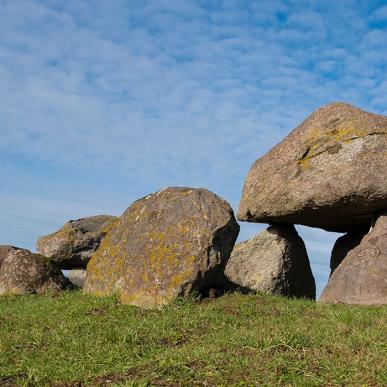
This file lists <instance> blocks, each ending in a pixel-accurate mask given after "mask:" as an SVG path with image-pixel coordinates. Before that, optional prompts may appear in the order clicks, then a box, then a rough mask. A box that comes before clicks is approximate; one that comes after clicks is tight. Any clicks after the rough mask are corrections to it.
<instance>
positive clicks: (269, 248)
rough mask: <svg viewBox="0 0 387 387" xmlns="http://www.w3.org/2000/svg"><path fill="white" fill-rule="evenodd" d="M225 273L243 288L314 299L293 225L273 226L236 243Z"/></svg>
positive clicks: (306, 262)
mask: <svg viewBox="0 0 387 387" xmlns="http://www.w3.org/2000/svg"><path fill="white" fill-rule="evenodd" d="M225 274H226V276H227V278H228V279H229V280H230V281H232V282H233V283H235V284H237V285H239V286H241V287H242V288H244V289H249V290H254V291H259V292H266V293H274V294H281V295H285V296H290V297H306V298H312V299H315V297H316V286H315V281H314V278H313V274H312V270H311V268H310V263H309V258H308V255H307V252H306V248H305V244H304V242H303V240H302V239H301V237H300V236H299V235H298V233H297V231H296V229H295V228H294V226H293V225H285V224H276V225H272V226H270V227H269V228H267V229H266V230H264V231H263V232H261V233H260V234H258V235H257V236H255V237H254V238H252V239H250V240H248V241H246V242H242V243H239V244H237V245H236V246H235V248H234V250H233V252H232V253H231V257H230V259H229V261H228V263H227V266H226V270H225Z"/></svg>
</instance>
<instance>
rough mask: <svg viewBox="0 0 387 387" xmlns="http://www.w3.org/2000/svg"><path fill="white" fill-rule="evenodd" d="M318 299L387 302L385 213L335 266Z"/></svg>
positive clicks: (348, 302)
mask: <svg viewBox="0 0 387 387" xmlns="http://www.w3.org/2000/svg"><path fill="white" fill-rule="evenodd" d="M320 301H323V302H333V303H345V304H360V305H380V304H387V212H386V213H384V214H383V215H381V216H380V217H379V218H378V220H377V221H376V223H375V226H374V228H373V229H372V231H371V232H370V233H368V234H367V235H366V236H364V238H363V239H362V241H361V242H360V244H359V245H358V246H357V247H355V248H354V249H353V250H351V251H350V252H349V253H348V254H347V256H346V257H345V258H344V260H343V261H342V262H341V264H340V265H339V266H338V267H337V268H336V270H335V271H334V272H333V274H332V275H331V277H330V279H329V281H328V284H327V286H326V287H325V289H324V291H323V293H322V294H321V297H320Z"/></svg>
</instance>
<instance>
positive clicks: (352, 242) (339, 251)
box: [330, 228, 368, 275]
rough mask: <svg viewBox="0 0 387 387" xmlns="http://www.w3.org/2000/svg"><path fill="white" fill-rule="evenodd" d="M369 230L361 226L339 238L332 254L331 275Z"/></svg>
mask: <svg viewBox="0 0 387 387" xmlns="http://www.w3.org/2000/svg"><path fill="white" fill-rule="evenodd" d="M367 231H368V230H367V229H366V228H360V229H358V230H356V231H351V232H347V233H346V234H344V235H342V236H341V237H339V238H338V239H337V241H336V242H335V244H334V246H333V249H332V254H331V262H330V268H331V275H332V273H333V272H334V271H335V270H336V268H337V267H338V266H339V265H340V263H341V262H342V261H343V259H344V258H345V257H346V256H347V254H348V253H349V252H350V251H351V250H353V249H354V248H355V247H356V246H357V245H358V244H359V243H360V242H361V240H362V239H363V237H364V235H365V234H367Z"/></svg>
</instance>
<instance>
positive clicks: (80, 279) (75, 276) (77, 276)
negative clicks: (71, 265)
mask: <svg viewBox="0 0 387 387" xmlns="http://www.w3.org/2000/svg"><path fill="white" fill-rule="evenodd" d="M67 278H68V279H69V280H70V282H71V283H72V284H73V285H74V286H76V287H77V288H80V289H82V288H83V286H84V284H85V280H86V270H82V269H74V270H70V271H69V272H68V273H67Z"/></svg>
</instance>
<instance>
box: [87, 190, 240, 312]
mask: <svg viewBox="0 0 387 387" xmlns="http://www.w3.org/2000/svg"><path fill="white" fill-rule="evenodd" d="M238 232H239V225H238V223H237V222H236V220H235V218H234V214H233V211H232V209H231V207H230V206H229V204H228V203H227V202H226V201H224V200H223V199H221V198H220V197H218V196H217V195H215V194H213V193H211V192H209V191H207V190H205V189H193V188H176V187H175V188H168V189H164V190H161V191H159V192H156V193H154V194H151V195H149V196H147V197H145V198H143V199H140V200H138V201H136V202H134V203H133V204H132V205H131V206H130V207H129V208H128V209H127V210H126V211H125V213H124V214H123V215H122V217H121V218H120V221H119V223H118V225H117V226H116V227H114V229H112V231H111V232H110V233H109V234H108V235H107V236H106V237H105V238H104V240H103V241H102V243H101V245H100V246H99V248H98V250H97V251H96V253H95V254H94V255H93V256H92V258H91V260H90V262H89V264H88V266H87V277H86V284H85V288H84V290H85V292H87V293H92V294H100V295H102V294H112V293H118V294H119V296H120V298H121V300H122V302H124V303H129V304H133V305H138V306H140V307H145V308H149V307H160V306H161V305H163V304H166V303H168V302H170V301H172V300H174V299H176V298H177V297H179V296H186V295H188V294H190V293H193V292H198V293H205V292H208V290H209V289H210V288H211V287H212V285H213V284H216V282H217V281H218V278H219V277H221V276H222V274H223V272H224V268H225V265H226V263H227V260H228V258H229V256H230V253H231V251H232V248H233V246H234V243H235V240H236V238H237V235H238Z"/></svg>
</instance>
